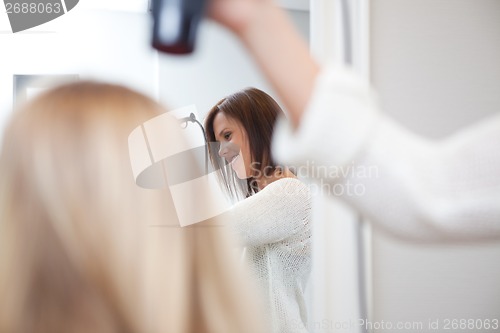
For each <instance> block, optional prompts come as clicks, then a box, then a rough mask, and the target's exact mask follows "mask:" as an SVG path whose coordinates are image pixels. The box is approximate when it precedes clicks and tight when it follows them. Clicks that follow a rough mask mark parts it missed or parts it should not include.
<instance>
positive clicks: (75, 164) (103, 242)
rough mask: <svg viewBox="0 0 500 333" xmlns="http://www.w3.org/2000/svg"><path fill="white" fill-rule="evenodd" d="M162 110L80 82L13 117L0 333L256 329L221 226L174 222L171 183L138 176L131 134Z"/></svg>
mask: <svg viewBox="0 0 500 333" xmlns="http://www.w3.org/2000/svg"><path fill="white" fill-rule="evenodd" d="M164 111H165V110H164V109H163V108H161V107H160V106H159V105H158V104H157V103H155V102H154V101H152V100H151V99H149V98H147V97H145V96H143V95H141V94H138V93H136V92H133V91H131V90H129V89H127V88H124V87H120V86H115V85H109V84H101V83H93V82H79V83H73V84H70V85H66V86H61V87H58V88H55V89H54V90H51V91H49V92H46V93H44V94H43V95H41V96H39V97H38V98H36V99H34V100H33V101H32V102H30V103H29V104H28V105H26V106H25V107H24V108H23V109H20V110H16V111H15V112H14V113H13V116H12V119H11V120H10V122H9V125H8V127H7V129H6V131H5V135H4V140H3V144H2V150H1V154H0V177H1V179H0V332H9V333H24V332H34V333H63V332H74V333H86V332H95V333H118V332H120V333H131V332H152V333H159V332H180V333H186V332H225V333H232V332H246V333H254V332H262V331H263V330H262V328H261V324H262V322H261V321H260V320H259V319H258V318H261V317H260V316H258V314H256V313H255V305H256V304H255V299H254V298H253V295H250V293H251V291H250V290H251V288H248V285H247V282H248V281H247V280H246V276H244V275H243V274H241V273H242V271H241V270H240V269H238V268H237V263H236V260H235V258H233V257H232V256H231V239H230V238H227V237H228V236H226V234H225V231H224V230H223V228H220V227H218V228H214V227H212V228H180V227H179V225H178V221H177V215H176V214H175V208H174V205H173V201H172V197H171V194H170V191H169V190H168V189H165V190H146V189H142V188H139V187H138V186H136V184H135V183H134V178H133V174H132V170H131V166H130V160H129V152H128V144H127V138H128V135H129V134H130V132H131V131H132V130H133V129H134V128H135V127H136V126H139V125H141V124H142V123H143V122H145V121H147V120H149V119H151V118H153V117H155V116H157V115H159V114H160V113H163V112H164ZM172 121H174V120H172ZM174 128H175V126H174ZM183 139H184V138H183V137H182V135H181V130H180V129H179V131H178V132H172V133H168V142H179V140H183ZM207 200H210V196H209V195H207ZM155 226H162V227H155ZM256 318H257V320H256Z"/></svg>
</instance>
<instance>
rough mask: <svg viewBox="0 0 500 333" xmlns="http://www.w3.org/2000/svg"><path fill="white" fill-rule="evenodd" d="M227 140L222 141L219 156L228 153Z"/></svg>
mask: <svg viewBox="0 0 500 333" xmlns="http://www.w3.org/2000/svg"><path fill="white" fill-rule="evenodd" d="M227 151H228V149H227V142H221V143H220V147H219V156H220V157H224V156H225V155H226V154H227Z"/></svg>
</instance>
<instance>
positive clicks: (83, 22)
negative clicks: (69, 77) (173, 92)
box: [0, 6, 157, 128]
mask: <svg viewBox="0 0 500 333" xmlns="http://www.w3.org/2000/svg"><path fill="white" fill-rule="evenodd" d="M149 24H150V22H149V16H148V14H146V12H144V13H138V12H136V13H134V12H120V11H107V10H86V9H82V8H79V7H78V6H77V7H75V8H74V9H73V10H72V11H70V12H68V14H66V15H64V16H61V17H60V18H58V19H56V20H54V21H51V22H49V23H47V24H44V25H42V26H39V27H36V28H33V29H30V30H28V31H25V32H19V33H16V34H13V33H12V32H11V31H10V26H9V24H8V19H7V15H6V14H5V12H4V11H2V12H1V13H0V32H1V33H0V45H1V61H0V91H1V94H0V128H1V127H3V125H4V121H5V119H6V117H7V116H8V114H9V113H10V112H11V109H12V92H13V78H12V76H13V75H14V74H79V75H80V78H82V79H99V80H105V81H108V82H115V83H120V84H123V85H127V86H130V87H132V88H134V89H137V90H139V91H141V92H143V93H146V94H148V95H151V96H154V95H155V94H156V91H157V76H156V72H157V61H156V57H155V53H154V52H153V51H152V50H151V48H150V47H149V30H150V29H149Z"/></svg>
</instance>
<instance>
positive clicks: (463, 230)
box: [273, 67, 500, 241]
mask: <svg viewBox="0 0 500 333" xmlns="http://www.w3.org/2000/svg"><path fill="white" fill-rule="evenodd" d="M499 145H500V114H497V115H496V116H494V117H491V118H490V119H486V120H484V121H482V122H480V123H478V124H475V125H473V126H470V127H469V128H466V129H464V130H462V131H459V132H457V133H456V134H454V135H452V136H450V137H448V138H446V139H444V140H441V141H431V140H428V139H425V138H422V137H419V136H417V135H415V134H413V133H411V132H410V131H408V130H406V129H405V128H403V127H402V126H400V125H398V124H397V123H395V122H394V121H393V120H391V119H390V118H389V117H387V116H386V115H384V114H383V113H382V112H380V111H379V108H378V104H377V98H376V95H375V94H374V92H373V91H372V89H371V88H370V85H369V84H368V82H367V81H366V80H364V79H362V78H361V77H358V76H356V75H355V74H354V73H352V72H350V71H349V70H347V69H345V68H334V67H329V68H328V67H327V68H325V69H324V70H323V72H322V73H321V75H320V76H319V78H318V80H317V82H316V87H315V90H314V94H313V96H312V99H311V100H310V102H309V105H308V108H307V110H306V112H305V114H304V116H303V119H302V121H301V125H300V127H299V128H298V129H297V130H296V131H294V130H293V129H292V128H291V126H290V124H289V123H288V122H287V121H286V120H285V119H280V120H279V121H278V125H277V128H276V130H275V136H274V138H273V154H274V156H275V157H276V158H277V160H279V161H281V162H283V163H285V164H289V165H290V164H291V165H296V166H301V169H299V170H300V171H303V172H299V175H302V176H309V177H311V178H315V179H316V181H318V182H323V184H322V185H323V187H322V190H324V191H326V190H330V193H333V194H334V195H337V196H338V197H340V198H341V199H342V200H344V201H345V202H347V203H348V204H350V205H351V206H352V207H353V208H354V209H356V210H357V211H359V212H361V213H362V214H364V215H365V216H366V217H368V218H370V219H371V220H372V222H373V223H374V224H376V225H377V226H380V227H382V228H384V229H385V230H387V231H389V232H391V233H393V234H395V235H397V236H399V237H404V238H410V239H414V240H420V241H443V240H475V239H488V238H500V147H499ZM324 185H328V186H329V187H328V186H327V187H325V186H324ZM335 186H336V188H335ZM349 189H350V190H351V191H349ZM356 189H357V190H358V191H356ZM334 192H336V193H334Z"/></svg>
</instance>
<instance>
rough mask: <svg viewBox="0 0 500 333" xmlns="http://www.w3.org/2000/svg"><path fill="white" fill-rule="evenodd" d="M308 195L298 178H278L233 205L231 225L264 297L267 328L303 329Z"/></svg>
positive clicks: (290, 331) (308, 255)
mask: <svg viewBox="0 0 500 333" xmlns="http://www.w3.org/2000/svg"><path fill="white" fill-rule="evenodd" d="M310 210H311V198H310V193H309V189H308V187H307V186H306V185H305V184H304V183H302V182H301V181H300V180H298V179H294V178H283V179H280V180H277V181H274V182H272V183H271V184H269V185H267V186H266V187H265V188H264V189H263V190H261V191H260V192H258V193H256V194H254V195H253V196H251V197H249V198H247V199H245V200H243V201H241V202H239V203H237V204H236V205H235V206H234V207H233V208H232V209H231V212H230V218H231V225H232V226H234V228H235V230H236V232H237V233H238V234H239V235H240V236H241V240H243V243H244V245H245V246H246V258H247V259H248V260H249V262H250V264H251V268H252V269H253V271H254V273H255V275H256V278H257V281H258V283H259V285H260V286H261V287H262V291H263V293H264V299H265V300H267V302H266V303H267V305H268V307H269V308H268V311H267V313H269V316H270V318H268V319H269V320H270V322H271V324H272V325H273V332H274V333H277V332H280V333H285V332H286V333H299V332H301V333H302V332H307V330H306V327H307V311H306V307H305V300H304V291H305V287H306V284H307V280H308V279H309V274H310V271H311V226H310Z"/></svg>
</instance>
